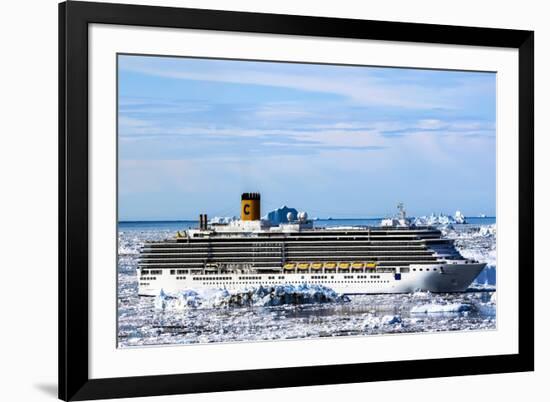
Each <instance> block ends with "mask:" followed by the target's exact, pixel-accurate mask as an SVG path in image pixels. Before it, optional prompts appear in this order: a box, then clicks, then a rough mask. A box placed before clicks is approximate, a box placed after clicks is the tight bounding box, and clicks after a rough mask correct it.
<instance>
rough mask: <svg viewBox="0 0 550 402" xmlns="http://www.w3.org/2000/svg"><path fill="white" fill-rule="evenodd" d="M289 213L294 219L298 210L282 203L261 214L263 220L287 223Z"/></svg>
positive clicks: (274, 223)
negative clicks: (278, 206)
mask: <svg viewBox="0 0 550 402" xmlns="http://www.w3.org/2000/svg"><path fill="white" fill-rule="evenodd" d="M289 213H291V214H292V216H293V217H294V219H296V218H297V217H298V211H297V210H296V209H295V208H289V207H287V206H286V205H283V206H282V207H280V208H277V209H274V210H273V211H270V212H268V213H267V214H266V215H264V216H262V219H263V220H267V221H270V222H271V224H273V225H275V226H276V225H280V224H281V223H288V214H289Z"/></svg>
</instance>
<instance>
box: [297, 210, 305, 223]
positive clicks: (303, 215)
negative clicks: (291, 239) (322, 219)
mask: <svg viewBox="0 0 550 402" xmlns="http://www.w3.org/2000/svg"><path fill="white" fill-rule="evenodd" d="M298 220H299V221H300V222H305V221H307V212H305V211H302V212H298Z"/></svg>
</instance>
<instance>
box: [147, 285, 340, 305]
mask: <svg viewBox="0 0 550 402" xmlns="http://www.w3.org/2000/svg"><path fill="white" fill-rule="evenodd" d="M347 301H349V298H348V297H347V296H343V295H340V294H338V293H336V292H335V291H334V290H332V289H330V288H328V287H326V286H322V285H306V284H301V285H297V286H294V285H276V286H271V287H263V286H260V287H257V288H255V287H252V288H249V289H245V290H243V291H240V292H229V291H228V290H227V289H198V290H192V289H188V290H183V291H181V292H178V293H175V294H167V293H165V292H164V291H163V290H161V291H160V294H159V295H157V297H156V298H155V308H157V309H167V308H172V309H186V308H227V307H249V306H255V307H269V306H282V305H303V304H322V303H343V302H347Z"/></svg>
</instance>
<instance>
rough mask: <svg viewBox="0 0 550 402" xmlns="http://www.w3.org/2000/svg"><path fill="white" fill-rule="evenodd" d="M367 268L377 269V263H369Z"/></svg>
mask: <svg viewBox="0 0 550 402" xmlns="http://www.w3.org/2000/svg"><path fill="white" fill-rule="evenodd" d="M367 268H368V269H374V268H376V263H375V262H367Z"/></svg>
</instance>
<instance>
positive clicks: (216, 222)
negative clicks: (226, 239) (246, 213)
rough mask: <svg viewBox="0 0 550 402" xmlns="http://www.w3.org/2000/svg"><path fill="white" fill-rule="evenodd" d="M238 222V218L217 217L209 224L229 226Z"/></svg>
mask: <svg viewBox="0 0 550 402" xmlns="http://www.w3.org/2000/svg"><path fill="white" fill-rule="evenodd" d="M236 220H237V217H236V216H215V217H213V218H211V219H210V221H209V223H210V224H213V225H227V224H229V223H231V222H234V221H236Z"/></svg>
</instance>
